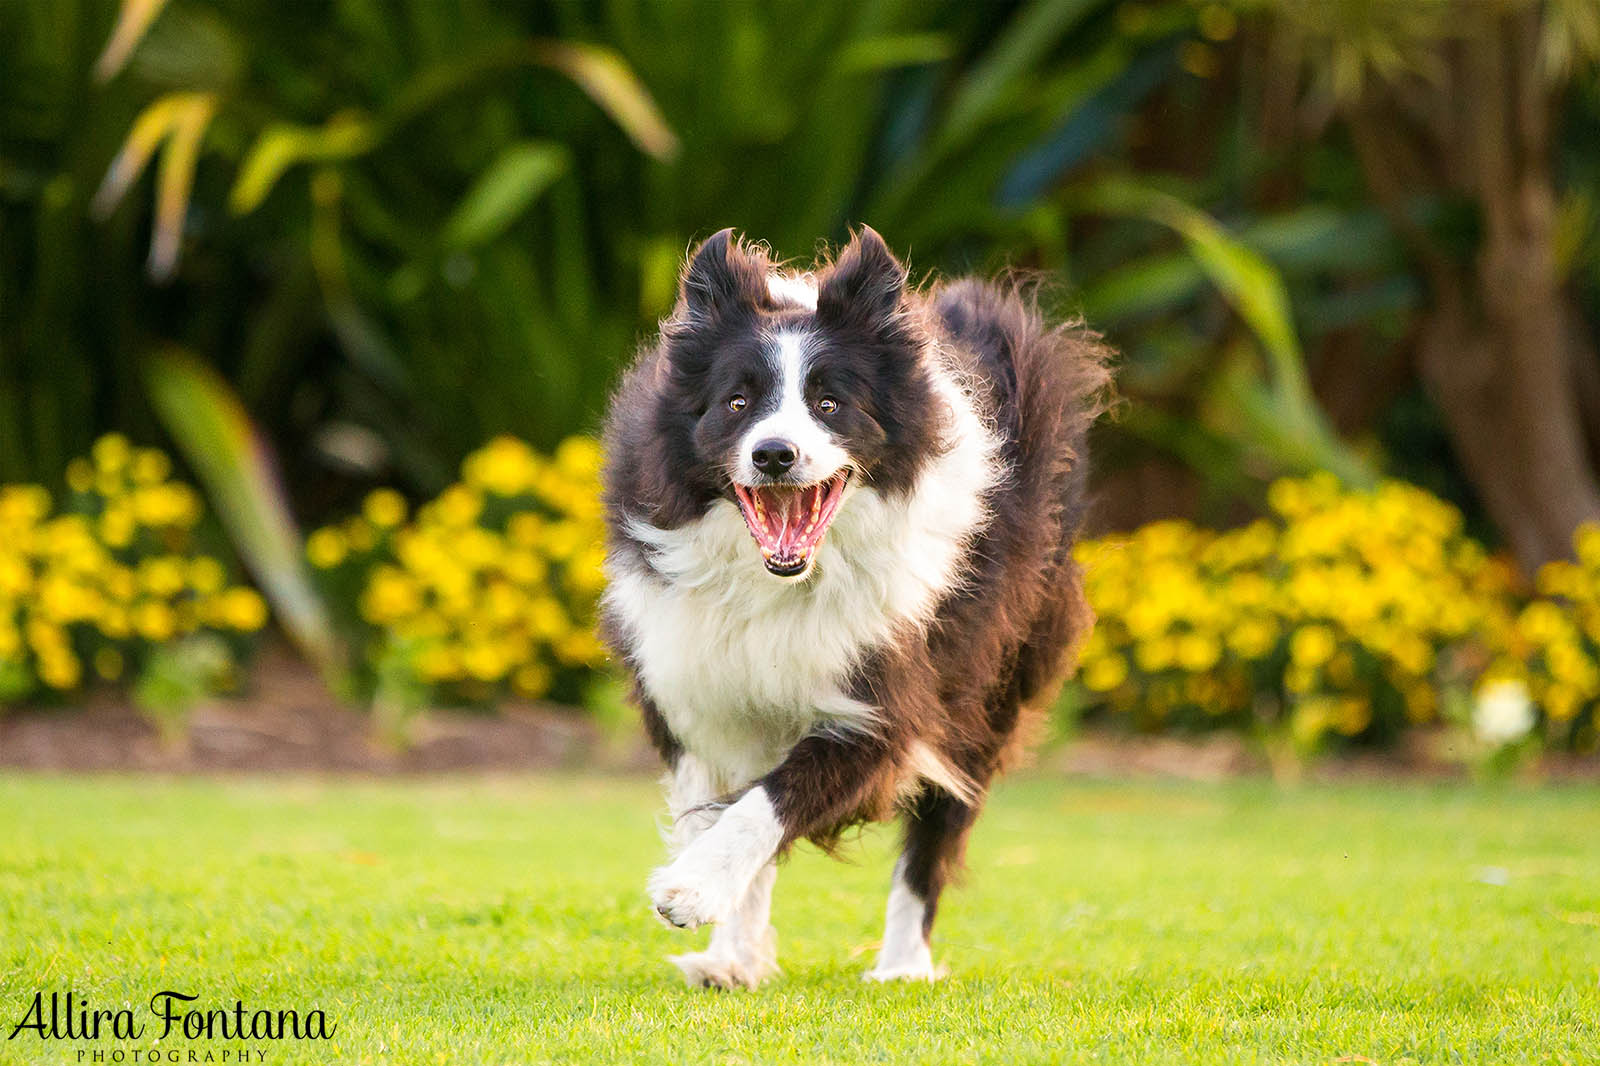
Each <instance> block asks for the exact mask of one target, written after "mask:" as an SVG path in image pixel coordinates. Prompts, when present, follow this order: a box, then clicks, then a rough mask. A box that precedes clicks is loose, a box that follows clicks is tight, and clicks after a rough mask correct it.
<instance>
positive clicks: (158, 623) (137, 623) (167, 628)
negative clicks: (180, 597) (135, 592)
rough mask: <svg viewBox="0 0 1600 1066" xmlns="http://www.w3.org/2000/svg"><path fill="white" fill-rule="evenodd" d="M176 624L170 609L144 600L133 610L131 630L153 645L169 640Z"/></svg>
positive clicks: (162, 604)
mask: <svg viewBox="0 0 1600 1066" xmlns="http://www.w3.org/2000/svg"><path fill="white" fill-rule="evenodd" d="M177 627H178V622H177V619H176V618H175V617H174V616H173V613H172V608H170V607H168V606H167V605H166V604H164V603H157V602H155V601H153V600H146V601H145V602H143V603H141V604H139V605H138V606H137V607H135V608H134V609H133V628H134V630H135V631H136V632H137V633H138V634H139V635H140V636H141V637H143V638H144V639H145V640H148V641H150V642H152V643H155V644H160V643H161V642H162V641H165V640H170V639H171V638H172V635H173V633H174V632H175V631H176V630H177Z"/></svg>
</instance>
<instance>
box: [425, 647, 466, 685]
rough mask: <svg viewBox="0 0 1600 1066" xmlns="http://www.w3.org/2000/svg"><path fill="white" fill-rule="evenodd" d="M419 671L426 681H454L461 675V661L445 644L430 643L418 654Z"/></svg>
mask: <svg viewBox="0 0 1600 1066" xmlns="http://www.w3.org/2000/svg"><path fill="white" fill-rule="evenodd" d="M417 673H418V674H420V675H421V676H422V679H423V680H424V681H433V682H438V681H453V680H456V679H457V678H459V677H460V676H461V662H460V660H459V659H457V657H456V656H455V654H454V653H453V652H452V651H451V650H450V649H449V648H448V647H446V646H445V645H443V644H430V645H429V646H427V647H426V648H423V649H422V651H421V652H420V653H418V655H417Z"/></svg>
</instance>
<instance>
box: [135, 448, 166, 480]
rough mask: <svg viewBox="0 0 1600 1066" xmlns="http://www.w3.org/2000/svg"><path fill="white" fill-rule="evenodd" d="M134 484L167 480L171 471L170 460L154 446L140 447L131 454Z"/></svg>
mask: <svg viewBox="0 0 1600 1066" xmlns="http://www.w3.org/2000/svg"><path fill="white" fill-rule="evenodd" d="M131 473H132V476H133V481H134V484H136V485H154V484H157V483H159V482H162V481H165V480H167V475H168V474H170V473H172V462H171V460H169V459H168V458H167V457H166V455H164V454H163V453H161V452H160V451H157V450H156V449H155V448H140V449H139V450H138V451H137V452H135V453H134V455H133V470H132V471H131Z"/></svg>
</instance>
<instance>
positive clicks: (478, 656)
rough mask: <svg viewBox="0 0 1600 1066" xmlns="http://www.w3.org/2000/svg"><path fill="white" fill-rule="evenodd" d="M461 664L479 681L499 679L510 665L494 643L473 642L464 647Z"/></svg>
mask: <svg viewBox="0 0 1600 1066" xmlns="http://www.w3.org/2000/svg"><path fill="white" fill-rule="evenodd" d="M461 665H462V666H464V667H465V668H466V671H467V673H468V674H469V675H471V676H472V677H475V678H477V679H478V680H479V681H497V680H499V679H500V678H502V677H504V676H505V673H506V669H507V667H508V666H509V665H510V664H508V663H507V662H506V661H505V659H504V658H503V657H502V656H501V654H500V650H499V649H498V648H496V647H495V646H494V645H493V644H487V643H485V644H472V645H468V646H467V647H466V648H463V649H462V652H461Z"/></svg>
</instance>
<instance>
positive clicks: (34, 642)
mask: <svg viewBox="0 0 1600 1066" xmlns="http://www.w3.org/2000/svg"><path fill="white" fill-rule="evenodd" d="M170 475H171V463H170V461H169V460H168V459H167V457H166V455H164V454H163V453H162V452H159V451H156V450H154V449H148V448H134V447H132V446H131V445H130V444H129V443H128V441H127V440H126V439H125V438H123V437H121V436H118V435H115V434H113V435H109V436H105V437H102V438H100V439H99V440H98V441H97V442H96V443H95V445H94V447H93V450H92V453H91V456H90V457H89V458H84V459H74V460H73V461H72V462H71V463H70V464H69V465H68V467H67V471H66V481H67V489H68V491H67V495H66V498H65V500H64V501H63V504H62V507H61V508H60V509H59V510H58V509H57V507H56V505H55V501H53V500H52V498H51V495H50V493H49V492H48V491H46V490H45V489H44V488H42V487H40V486H38V485H4V486H0V703H4V702H15V701H20V700H24V699H29V698H33V697H35V696H37V695H39V694H40V692H41V690H47V691H51V692H54V693H56V694H58V695H59V694H63V693H70V692H72V691H74V690H76V689H79V688H81V687H83V686H85V685H86V684H89V683H90V682H92V681H96V680H98V681H101V682H119V681H122V680H124V679H126V678H137V677H139V676H140V674H141V672H142V671H143V670H144V669H145V667H146V666H147V665H148V662H149V659H150V656H151V653H152V651H153V650H154V649H157V648H159V647H161V646H163V645H167V644H169V643H172V642H176V641H182V640H184V639H186V638H192V637H196V636H202V637H210V638H214V639H217V640H218V641H219V642H220V643H221V644H222V645H223V646H224V648H225V646H226V643H227V641H226V640H223V639H222V638H230V639H231V638H235V637H237V636H238V635H239V634H246V633H253V632H255V631H256V630H258V629H260V628H261V627H262V626H263V625H264V624H265V623H266V620H267V608H266V604H265V603H264V602H263V601H262V599H261V597H260V596H259V595H257V594H256V592H255V591H254V590H253V589H250V588H247V587H244V586H238V585H230V584H229V583H228V572H227V569H226V568H225V567H224V566H223V564H222V563H221V562H220V561H219V560H218V559H216V558H215V557H213V556H210V555H205V554H200V553H199V552H198V551H196V549H195V544H194V529H195V526H196V525H197V524H198V522H199V521H200V519H201V516H202V507H201V503H200V498H199V496H198V495H197V494H196V493H195V491H194V490H193V489H192V488H190V487H189V486H188V485H185V484H183V483H182V482H179V481H174V480H172V478H171V476H170ZM225 654H226V651H225V650H224V651H220V652H218V653H217V654H208V655H207V656H205V657H204V659H205V660H206V661H208V662H215V661H216V659H217V657H218V655H225ZM223 665H226V664H225V663H224V664H223Z"/></svg>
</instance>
